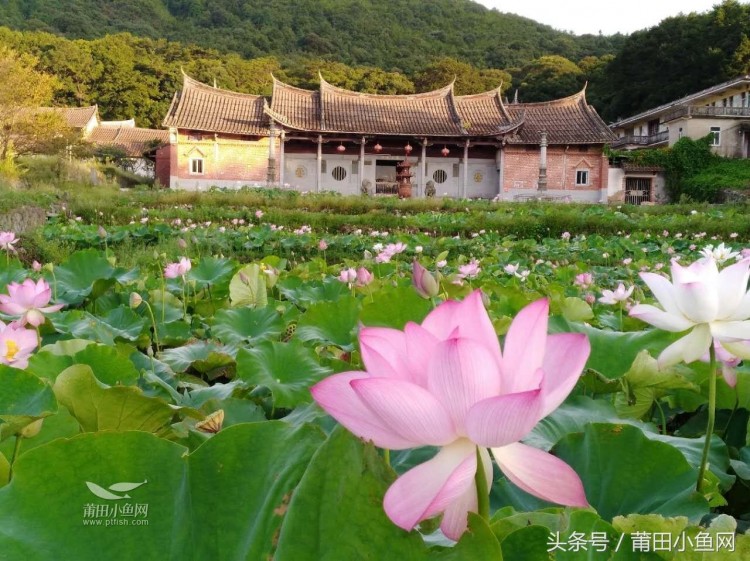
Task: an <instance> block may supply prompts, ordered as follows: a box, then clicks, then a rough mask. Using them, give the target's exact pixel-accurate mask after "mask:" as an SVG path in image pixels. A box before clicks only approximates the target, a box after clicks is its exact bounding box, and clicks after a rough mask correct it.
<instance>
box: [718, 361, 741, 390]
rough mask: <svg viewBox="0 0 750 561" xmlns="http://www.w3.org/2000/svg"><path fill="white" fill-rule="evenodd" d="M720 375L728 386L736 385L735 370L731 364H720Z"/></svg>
mask: <svg viewBox="0 0 750 561" xmlns="http://www.w3.org/2000/svg"><path fill="white" fill-rule="evenodd" d="M721 375H722V376H723V377H724V381H725V382H726V383H727V385H728V386H729V387H730V388H734V387H736V386H737V371H736V370H735V369H734V367H733V366H729V365H728V364H722V365H721Z"/></svg>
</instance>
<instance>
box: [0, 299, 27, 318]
mask: <svg viewBox="0 0 750 561" xmlns="http://www.w3.org/2000/svg"><path fill="white" fill-rule="evenodd" d="M26 309H27V308H24V307H23V306H21V305H19V304H17V303H16V302H15V301H13V299H12V298H11V297H10V296H7V295H5V294H0V312H3V313H4V314H8V315H9V316H20V315H21V314H24V313H25V312H26Z"/></svg>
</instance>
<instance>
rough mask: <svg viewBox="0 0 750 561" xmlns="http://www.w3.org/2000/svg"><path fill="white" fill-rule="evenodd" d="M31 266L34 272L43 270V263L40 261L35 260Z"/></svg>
mask: <svg viewBox="0 0 750 561" xmlns="http://www.w3.org/2000/svg"><path fill="white" fill-rule="evenodd" d="M31 268H32V269H33V270H34V272H36V273H39V272H41V270H42V264H41V263H40V262H39V261H36V260H35V261H34V262H33V263H32V264H31Z"/></svg>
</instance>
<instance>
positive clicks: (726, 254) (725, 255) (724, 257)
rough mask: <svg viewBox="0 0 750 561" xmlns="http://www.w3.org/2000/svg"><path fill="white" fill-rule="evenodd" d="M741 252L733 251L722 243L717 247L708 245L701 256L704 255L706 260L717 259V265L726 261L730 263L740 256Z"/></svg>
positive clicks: (702, 250)
mask: <svg viewBox="0 0 750 561" xmlns="http://www.w3.org/2000/svg"><path fill="white" fill-rule="evenodd" d="M739 254H740V252H739V251H732V248H731V247H729V246H725V245H724V242H722V243H720V244H719V245H717V246H716V247H714V246H713V245H707V246H706V247H704V248H703V249H701V255H703V258H704V259H710V258H712V257H713V258H714V259H716V262H717V263H724V262H725V261H729V260H730V259H732V258H734V257H737V256H739Z"/></svg>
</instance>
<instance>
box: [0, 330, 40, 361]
mask: <svg viewBox="0 0 750 561" xmlns="http://www.w3.org/2000/svg"><path fill="white" fill-rule="evenodd" d="M36 345H37V335H36V331H34V330H33V329H26V328H24V327H22V326H20V325H18V324H17V323H16V322H12V323H9V324H8V325H5V324H4V323H3V322H2V321H0V364H7V365H9V366H12V367H13V368H26V367H27V366H28V365H29V357H30V356H31V353H32V352H34V349H36Z"/></svg>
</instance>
